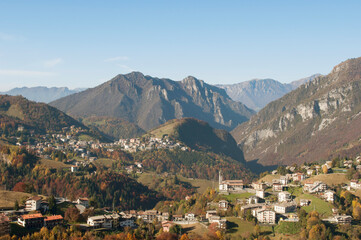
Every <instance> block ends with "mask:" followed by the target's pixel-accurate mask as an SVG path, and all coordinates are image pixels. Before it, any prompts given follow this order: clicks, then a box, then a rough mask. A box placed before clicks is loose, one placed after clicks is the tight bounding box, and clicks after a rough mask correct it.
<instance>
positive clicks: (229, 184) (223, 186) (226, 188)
mask: <svg viewBox="0 0 361 240" xmlns="http://www.w3.org/2000/svg"><path fill="white" fill-rule="evenodd" d="M242 190H243V180H223V176H222V172H221V171H219V192H220V193H222V192H223V193H224V192H227V193H236V192H239V191H242Z"/></svg>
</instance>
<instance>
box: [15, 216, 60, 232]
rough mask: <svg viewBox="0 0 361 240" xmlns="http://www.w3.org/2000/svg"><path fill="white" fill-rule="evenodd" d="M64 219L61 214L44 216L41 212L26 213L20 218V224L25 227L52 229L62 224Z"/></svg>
mask: <svg viewBox="0 0 361 240" xmlns="http://www.w3.org/2000/svg"><path fill="white" fill-rule="evenodd" d="M63 221H64V219H63V217H62V216H61V215H53V216H43V215H42V214H41V213H34V214H25V215H21V216H20V217H19V218H18V224H19V225H20V226H23V227H25V228H42V227H47V228H49V229H51V228H53V227H55V226H56V225H62V224H63Z"/></svg>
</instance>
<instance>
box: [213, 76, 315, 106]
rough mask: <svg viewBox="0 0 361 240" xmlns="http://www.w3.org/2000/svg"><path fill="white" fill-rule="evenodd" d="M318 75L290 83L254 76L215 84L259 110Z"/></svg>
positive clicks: (236, 99) (234, 98)
mask: <svg viewBox="0 0 361 240" xmlns="http://www.w3.org/2000/svg"><path fill="white" fill-rule="evenodd" d="M319 75H320V74H315V75H312V76H310V77H308V78H303V79H300V80H297V81H293V82H291V83H281V82H278V81H277V80H274V79H271V78H265V79H260V78H255V79H251V80H249V81H244V82H240V83H234V84H229V85H228V84H227V85H216V86H218V87H220V88H222V89H224V90H225V91H226V92H227V94H228V95H229V96H230V97H231V98H232V99H233V100H234V101H238V102H242V103H244V104H245V105H246V106H248V107H250V108H252V109H254V110H256V111H259V110H260V109H262V108H263V107H265V106H266V105H267V104H268V103H270V102H272V101H274V100H276V99H278V98H280V97H282V96H284V95H285V94H287V93H289V92H290V91H292V90H294V89H296V88H298V87H299V86H300V85H302V84H304V83H306V82H309V81H312V80H313V79H315V78H316V77H317V76H319Z"/></svg>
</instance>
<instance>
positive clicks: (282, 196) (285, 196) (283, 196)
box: [278, 191, 291, 202]
mask: <svg viewBox="0 0 361 240" xmlns="http://www.w3.org/2000/svg"><path fill="white" fill-rule="evenodd" d="M290 200H291V194H290V193H289V192H286V191H283V192H280V193H278V202H288V201H290Z"/></svg>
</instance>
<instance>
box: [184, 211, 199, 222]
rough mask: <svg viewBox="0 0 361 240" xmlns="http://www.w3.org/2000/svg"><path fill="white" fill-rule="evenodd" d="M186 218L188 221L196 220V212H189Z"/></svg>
mask: <svg viewBox="0 0 361 240" xmlns="http://www.w3.org/2000/svg"><path fill="white" fill-rule="evenodd" d="M184 218H185V219H186V220H187V221H194V220H195V219H196V216H195V215H194V213H187V214H186V215H185V216H184Z"/></svg>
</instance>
